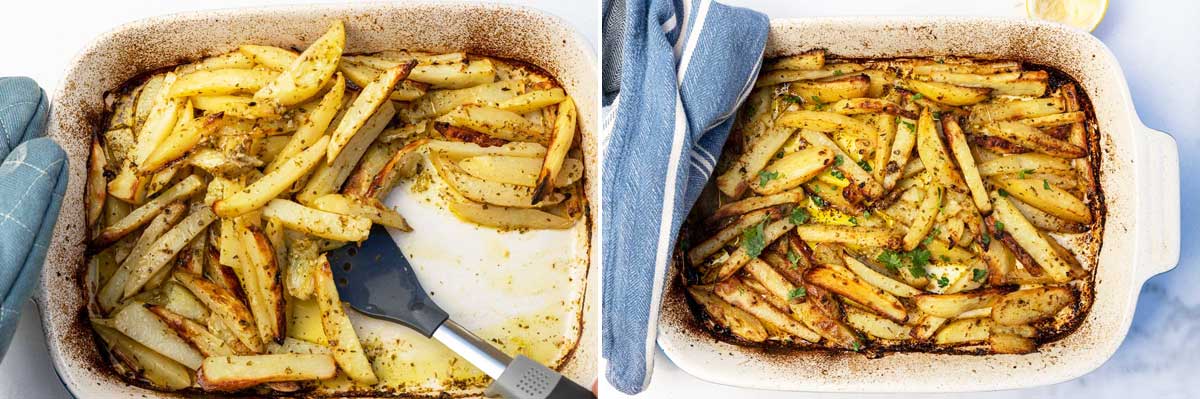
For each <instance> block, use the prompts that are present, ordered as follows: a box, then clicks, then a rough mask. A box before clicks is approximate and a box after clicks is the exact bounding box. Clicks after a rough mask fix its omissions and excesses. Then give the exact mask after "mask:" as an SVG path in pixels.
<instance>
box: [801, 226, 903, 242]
mask: <svg viewBox="0 0 1200 399" xmlns="http://www.w3.org/2000/svg"><path fill="white" fill-rule="evenodd" d="M796 235H797V236H799V237H800V239H802V240H804V241H806V242H809V243H831V244H847V245H860V246H866V247H883V248H900V247H901V246H902V245H903V244H902V242H903V240H902V237H901V235H900V234H898V232H897V231H896V230H893V229H891V228H888V227H865V226H864V227H855V226H835V225H824V224H804V225H800V226H796Z"/></svg>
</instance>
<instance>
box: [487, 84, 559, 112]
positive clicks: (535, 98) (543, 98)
mask: <svg viewBox="0 0 1200 399" xmlns="http://www.w3.org/2000/svg"><path fill="white" fill-rule="evenodd" d="M566 99H567V93H566V92H564V91H563V89H562V88H558V87H555V88H553V89H549V90H534V91H530V92H528V93H525V94H522V95H519V96H516V97H513V98H509V99H507V100H504V101H500V102H498V103H496V108H498V109H502V110H505V111H509V112H515V113H518V114H524V113H527V112H533V111H537V110H539V109H542V108H545V107H548V106H551V105H554V104H558V103H561V102H563V100H566Z"/></svg>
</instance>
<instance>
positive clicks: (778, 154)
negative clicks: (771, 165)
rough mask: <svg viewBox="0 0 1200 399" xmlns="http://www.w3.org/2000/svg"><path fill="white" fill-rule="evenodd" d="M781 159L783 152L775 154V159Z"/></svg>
mask: <svg viewBox="0 0 1200 399" xmlns="http://www.w3.org/2000/svg"><path fill="white" fill-rule="evenodd" d="M780 158H783V151H780V152H777V153H775V159H780Z"/></svg>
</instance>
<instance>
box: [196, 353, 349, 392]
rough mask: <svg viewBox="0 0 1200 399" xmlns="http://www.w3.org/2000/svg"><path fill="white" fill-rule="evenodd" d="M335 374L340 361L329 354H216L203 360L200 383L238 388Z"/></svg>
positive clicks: (208, 387)
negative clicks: (335, 361) (336, 361)
mask: <svg viewBox="0 0 1200 399" xmlns="http://www.w3.org/2000/svg"><path fill="white" fill-rule="evenodd" d="M335 374H337V364H336V363H334V360H333V356H331V355H328V354H311V355H306V354H290V353H289V354H276V355H247V356H214V357H210V358H207V359H204V364H203V366H202V367H201V368H200V372H199V373H197V382H198V383H199V384H200V387H201V388H204V389H206V390H211V391H236V390H240V389H245V388H249V387H252V386H255V385H259V384H264V383H270V382H281V381H308V380H323V379H328V378H333V376H334V375H335Z"/></svg>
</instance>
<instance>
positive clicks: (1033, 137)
mask: <svg viewBox="0 0 1200 399" xmlns="http://www.w3.org/2000/svg"><path fill="white" fill-rule="evenodd" d="M982 130H983V132H984V134H987V135H989V136H993V137H999V138H1002V139H1005V140H1008V141H1011V142H1014V143H1017V144H1020V145H1021V146H1023V147H1025V148H1029V149H1031V150H1034V151H1037V152H1040V153H1043V154H1046V155H1051V156H1055V157H1059V158H1080V157H1084V156H1087V150H1085V149H1084V148H1082V147H1079V146H1076V145H1074V144H1071V143H1069V142H1067V141H1066V140H1059V139H1057V138H1054V137H1053V136H1050V135H1049V134H1046V133H1044V132H1042V131H1041V130H1038V129H1037V128H1035V127H1032V126H1029V125H1026V124H1024V123H1020V122H997V123H995V124H987V125H983V127H982Z"/></svg>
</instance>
